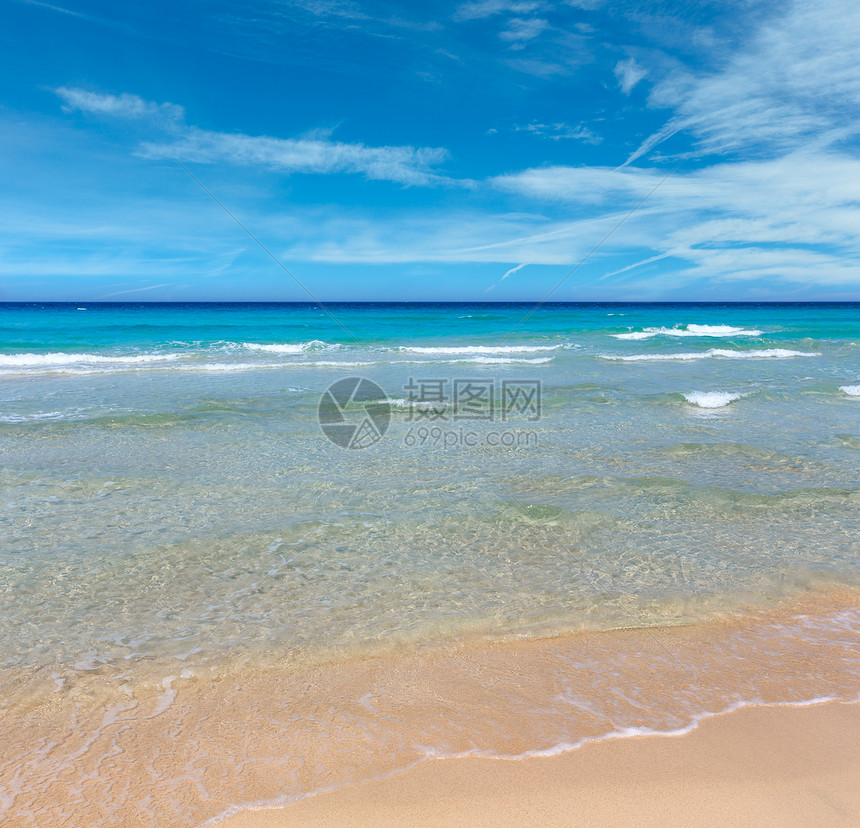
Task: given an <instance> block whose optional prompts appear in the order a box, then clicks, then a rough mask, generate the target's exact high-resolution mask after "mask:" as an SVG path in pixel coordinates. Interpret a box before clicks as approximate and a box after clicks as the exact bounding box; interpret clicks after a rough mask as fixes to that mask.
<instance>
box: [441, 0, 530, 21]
mask: <svg viewBox="0 0 860 828" xmlns="http://www.w3.org/2000/svg"><path fill="white" fill-rule="evenodd" d="M540 5H541V4H540V3H536V2H531V1H530V0H476V2H473V3H463V4H462V5H461V6H458V7H457V9H456V10H455V11H454V20H480V19H482V18H485V17H492V16H493V15H495V14H503V13H505V12H508V13H511V14H528V13H529V12H532V11H534V10H535V9H537V8H539V6H540Z"/></svg>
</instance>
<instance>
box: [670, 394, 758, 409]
mask: <svg viewBox="0 0 860 828" xmlns="http://www.w3.org/2000/svg"><path fill="white" fill-rule="evenodd" d="M743 396H745V395H744V394H734V393H732V392H730V391H691V392H690V393H689V394H684V399H685V400H686V401H687V402H688V403H691V404H692V405H697V406H699V408H723V407H725V406H727V405H728V404H729V403H732V402H734V401H735V400H739V399H740V398H741V397H743Z"/></svg>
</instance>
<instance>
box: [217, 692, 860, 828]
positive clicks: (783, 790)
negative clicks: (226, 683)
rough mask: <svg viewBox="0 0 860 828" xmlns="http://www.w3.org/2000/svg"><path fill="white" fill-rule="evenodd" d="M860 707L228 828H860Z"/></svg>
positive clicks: (491, 766) (374, 793)
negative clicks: (859, 827)
mask: <svg viewBox="0 0 860 828" xmlns="http://www.w3.org/2000/svg"><path fill="white" fill-rule="evenodd" d="M858 745H860V705H858V704H851V705H847V704H837V703H830V704H821V705H815V706H810V707H794V708H790V707H770V708H767V707H752V708H745V709H743V710H740V711H737V712H735V713H730V714H726V715H724V716H717V717H714V718H711V719H707V720H705V721H703V722H702V723H701V725H700V726H699V727H698V728H697V729H696V730H694V731H693V732H692V733H690V734H688V735H685V736H680V737H667V736H634V737H630V738H626V739H616V740H612V741H608V742H600V743H592V744H588V745H585V746H584V747H582V748H580V749H579V750H575V751H572V752H570V753H565V754H562V755H559V756H554V757H544V758H533V759H517V760H512V761H502V760H497V759H442V760H433V761H431V762H426V763H424V764H422V765H420V766H418V767H416V768H413V769H412V770H409V771H406V772H404V773H402V774H398V775H396V776H394V777H391V778H389V779H385V780H375V781H372V782H363V783H360V784H358V785H351V786H349V787H346V788H342V789H340V790H338V791H334V792H331V793H324V794H320V795H318V796H314V797H311V798H309V799H306V800H304V801H302V802H299V803H297V804H295V805H292V806H290V807H287V808H282V809H277V810H263V811H246V812H245V813H243V814H239V815H237V816H235V817H232V818H229V819H227V820H225V821H224V822H223V823H221V824H222V826H223V828H294V827H295V828H298V826H302V828H323V826H341V827H342V828H371V826H372V827H373V828H379V826H398V827H399V828H431V826H432V827H433V828H435V826H439V825H445V826H451V827H452V828H454V827H456V826H463V828H485V827H486V828H490V827H491V826H492V827H493V828H497V826H532V825H543V826H594V825H606V826H610V825H611V826H638V827H639V828H645V827H646V826H655V828H656V826H660V828H672V826H678V828H691V826H715V827H716V826H720V827H721V828H722V827H723V826H735V825H737V826H741V825H744V826H771V825H772V826H780V827H781V828H791V826H797V828H814V827H815V826H822V828H824V826H827V827H828V828H831V827H832V826H846V828H847V827H848V826H857V825H860V750H858Z"/></svg>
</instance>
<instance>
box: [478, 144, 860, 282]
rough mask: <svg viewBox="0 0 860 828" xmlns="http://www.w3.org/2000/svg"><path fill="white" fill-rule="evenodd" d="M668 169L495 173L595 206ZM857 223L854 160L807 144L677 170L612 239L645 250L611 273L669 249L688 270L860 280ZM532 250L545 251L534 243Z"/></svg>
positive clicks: (857, 166) (533, 192) (629, 200)
mask: <svg viewBox="0 0 860 828" xmlns="http://www.w3.org/2000/svg"><path fill="white" fill-rule="evenodd" d="M664 175H665V172H664V171H662V170H658V169H639V168H634V167H624V168H620V169H611V168H600V167H549V168H536V169H531V170H524V171H523V172H521V173H518V174H515V175H509V176H501V177H498V178H496V179H495V183H496V186H498V187H500V188H502V189H504V190H506V191H508V192H515V193H519V194H521V195H523V196H525V197H528V198H530V199H538V200H540V201H544V202H556V203H567V204H570V205H571V207H572V208H573V209H576V210H580V211H583V212H586V213H591V214H593V212H594V209H595V207H601V206H602V209H603V210H604V211H615V210H617V209H618V206H619V205H622V204H626V205H630V206H632V205H633V204H635V203H636V202H637V201H639V200H640V199H641V198H642V197H643V196H644V195H646V194H647V193H649V192H651V190H653V188H654V187H655V185H657V184H658V183H659V182H660V181H661V179H662V178H663V176H664ZM605 214H606V213H604V215H605ZM858 226H860V160H858V159H856V158H853V157H851V156H848V155H845V154H841V153H836V152H833V151H829V152H827V151H824V152H823V151H820V150H808V151H803V152H798V153H794V154H790V155H787V156H785V157H783V158H779V159H774V160H766V161H746V162H736V163H723V164H717V165H713V166H711V167H707V168H703V169H699V170H695V171H692V172H688V173H685V174H684V173H676V174H675V175H674V176H673V177H672V178H670V179H668V180H667V181H666V182H665V183H664V184H663V185H662V186H661V187H660V188H659V189H658V190H657V191H655V192H654V193H653V195H651V196H650V198H649V200H648V202H647V204H646V205H645V207H644V208H643V209H642V210H640V211H639V212H638V213H637V214H635V215H634V216H633V217H632V219H631V220H630V222H629V223H628V224H627V225H625V232H624V234H623V235H622V236H621V237H620V238H617V239H615V240H613V243H612V245H611V246H610V247H609V248H608V249H610V250H614V251H615V252H623V250H624V248H625V247H626V248H628V249H630V250H635V249H640V250H643V251H647V254H646V255H644V256H642V257H640V260H639V261H637V262H636V263H635V264H634V265H628V266H625V267H624V268H621V269H615V270H614V271H612V275H618V274H621V273H625V272H629V271H632V270H633V269H634V268H636V267H639V266H642V265H647V264H651V263H653V262H655V261H658V260H661V259H665V258H669V257H671V258H673V259H675V260H676V262H677V263H678V264H680V265H682V266H684V265H685V267H682V269H680V270H679V271H678V272H680V273H684V274H686V276H687V277H689V278H692V277H694V276H695V277H697V278H705V277H707V278H710V279H714V280H718V281H732V280H740V279H753V278H762V279H771V280H773V279H775V280H782V281H785V282H802V281H804V280H806V281H808V282H809V283H811V284H850V283H852V282H854V283H855V284H860V240H858V238H857V234H856V227H858ZM532 256H533V257H532V259H531V260H532V261H538V262H539V261H541V259H540V252H539V250H535V251H534V253H533V254H532Z"/></svg>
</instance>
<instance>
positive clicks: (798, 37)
mask: <svg viewBox="0 0 860 828" xmlns="http://www.w3.org/2000/svg"><path fill="white" fill-rule="evenodd" d="M858 42H860V7H858V5H857V3H856V2H854V0H830V2H811V1H810V0H796V2H794V4H793V5H792V6H791V7H790V8H789V9H788V10H787V11H786V12H785V13H780V14H779V15H778V16H776V17H774V19H773V20H772V21H770V22H769V23H767V24H765V25H764V26H763V27H762V28H761V30H760V31H759V32H758V33H757V34H756V35H755V36H754V37H753V38H752V39H751V41H750V43H749V45H748V46H746V47H745V48H743V49H742V50H741V51H740V52H738V53H737V54H734V55H731V56H728V57H727V58H726V59H725V62H724V68H723V69H722V70H721V71H719V72H716V73H712V74H708V75H698V76H696V75H692V74H690V73H687V72H676V73H674V74H672V75H670V76H669V77H668V78H666V79H665V80H663V81H662V82H661V83H660V84H658V85H657V87H656V88H655V89H654V92H653V94H652V98H651V100H652V103H653V104H654V105H655V106H661V107H673V108H674V109H675V114H674V115H673V116H672V118H671V119H670V120H669V122H668V123H667V124H666V125H665V126H664V127H663V128H662V129H661V130H659V131H658V132H656V133H655V134H654V135H652V136H650V137H649V138H647V139H646V140H645V141H644V142H643V143H642V145H641V146H640V147H639V148H638V149H637V150H636V151H635V152H634V153H633V154H632V155H631V156H630V158H629V159H628V162H627V163H630V162H632V161H634V160H635V159H637V158H639V157H641V156H642V155H644V154H646V153H647V152H649V151H650V150H651V149H653V148H654V147H655V146H656V145H657V144H658V143H660V142H661V141H663V140H665V139H667V138H669V137H671V136H672V135H674V134H675V133H677V132H679V131H681V130H685V131H688V132H689V133H691V134H692V135H693V136H694V137H695V139H696V141H697V145H698V149H699V151H700V152H702V153H723V152H731V151H741V150H744V151H758V152H766V153H768V154H770V155H774V154H777V153H780V152H786V151H791V150H793V149H796V148H797V147H799V146H802V145H803V144H805V143H807V142H809V141H818V142H819V143H820V144H823V145H826V144H828V143H834V142H837V141H839V140H840V139H844V138H845V137H846V135H850V134H851V133H856V131H857V127H856V122H854V121H853V119H852V113H856V112H857V109H858V107H860V61H858V60H857V44H858ZM848 124H851V125H850V126H848Z"/></svg>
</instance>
